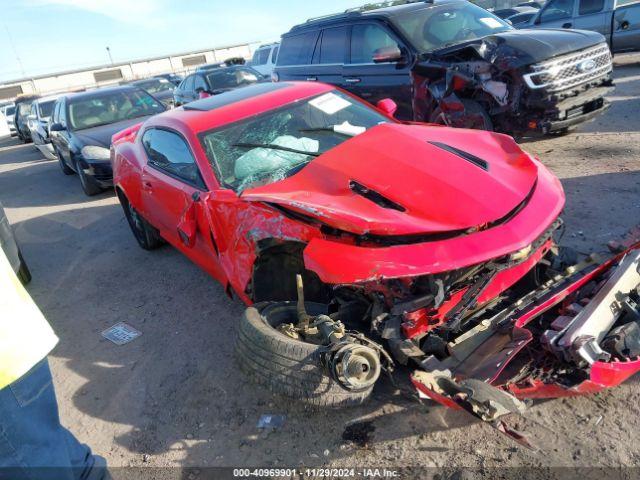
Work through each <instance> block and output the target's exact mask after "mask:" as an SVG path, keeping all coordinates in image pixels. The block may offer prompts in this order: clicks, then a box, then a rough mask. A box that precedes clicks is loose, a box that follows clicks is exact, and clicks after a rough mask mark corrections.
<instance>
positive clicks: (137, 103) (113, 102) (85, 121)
mask: <svg viewBox="0 0 640 480" xmlns="http://www.w3.org/2000/svg"><path fill="white" fill-rule="evenodd" d="M164 110H165V108H164V107H163V106H162V104H161V103H160V102H158V101H157V100H156V99H155V98H153V97H152V96H151V95H149V94H148V93H147V92H145V91H144V90H141V89H135V90H129V89H127V90H119V91H114V92H108V93H102V94H95V95H91V96H87V97H84V96H83V97H80V98H77V99H75V100H72V101H71V102H70V103H69V123H70V125H71V129H72V130H82V129H84V128H91V127H97V126H99V125H108V124H110V123H116V122H120V121H122V120H127V119H130V118H136V117H144V116H147V115H154V114H156V113H160V112H163V111H164Z"/></svg>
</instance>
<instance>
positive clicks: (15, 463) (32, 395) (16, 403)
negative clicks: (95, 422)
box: [0, 359, 104, 480]
mask: <svg viewBox="0 0 640 480" xmlns="http://www.w3.org/2000/svg"><path fill="white" fill-rule="evenodd" d="M93 464H94V457H93V455H92V454H91V450H90V449H89V447H87V446H86V445H82V444H80V442H78V440H77V439H76V438H75V437H73V435H71V433H70V432H69V431H68V430H66V429H65V428H64V427H62V425H60V419H59V416H58V404H57V402H56V396H55V391H54V388H53V382H52V378H51V371H50V370H49V364H48V362H47V360H46V359H45V360H43V361H41V362H40V363H38V365H36V366H35V367H33V368H32V369H31V370H30V371H29V372H28V373H27V374H25V375H24V376H23V377H22V378H20V379H19V380H17V381H15V382H14V383H12V384H11V385H9V386H8V387H5V388H3V389H2V390H0V480H4V479H5V478H6V479H11V480H23V479H24V480H35V479H37V480H79V479H82V480H84V479H86V478H88V476H89V475H90V474H92V467H93ZM102 474H104V472H102ZM95 478H101V476H97V477H95Z"/></svg>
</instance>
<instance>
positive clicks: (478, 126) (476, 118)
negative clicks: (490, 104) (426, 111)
mask: <svg viewBox="0 0 640 480" xmlns="http://www.w3.org/2000/svg"><path fill="white" fill-rule="evenodd" d="M460 101H461V102H462V104H463V105H464V111H465V115H464V116H463V117H462V118H461V119H460V120H455V121H454V120H452V119H451V118H449V116H448V114H447V113H445V112H443V111H442V109H441V108H440V107H439V106H438V107H436V109H435V110H434V111H433V113H432V114H431V116H430V117H429V122H431V123H435V124H438V125H446V126H449V127H456V128H471V129H474V130H488V131H493V122H492V121H491V117H489V114H488V113H487V111H486V110H485V109H484V108H483V107H482V105H480V104H479V103H478V102H476V101H475V100H469V99H467V98H463V99H461V100H460Z"/></svg>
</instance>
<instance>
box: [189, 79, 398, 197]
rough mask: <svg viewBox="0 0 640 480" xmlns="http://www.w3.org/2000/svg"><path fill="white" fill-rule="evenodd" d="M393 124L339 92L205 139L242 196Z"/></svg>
mask: <svg viewBox="0 0 640 480" xmlns="http://www.w3.org/2000/svg"><path fill="white" fill-rule="evenodd" d="M386 122H389V119H388V118H387V117H385V116H384V115H382V114H381V113H378V112H377V111H376V110H374V109H372V108H371V107H369V106H367V105H365V104H364V103H362V102H359V101H357V100H354V99H353V98H351V97H350V96H348V95H346V94H343V93H341V92H338V91H335V90H334V91H331V92H329V93H325V94H322V95H319V96H316V97H313V98H311V99H308V100H303V101H297V102H294V103H291V104H288V105H286V106H285V107H282V108H278V109H277V110H272V111H270V112H268V113H264V114H262V115H259V116H257V117H251V118H250V119H247V120H244V121H240V122H237V123H234V124H232V125H230V126H228V127H223V128H218V129H215V130H213V131H210V132H207V133H205V134H203V135H202V136H201V140H202V144H203V147H204V150H205V152H206V153H207V157H208V159H209V162H210V163H211V165H212V167H213V169H214V171H215V172H216V175H217V176H218V178H219V179H220V182H221V183H222V184H223V185H224V186H225V187H229V188H232V189H234V190H235V191H237V192H242V191H243V190H245V189H247V188H250V187H256V186H260V185H266V184H269V183H273V182H277V181H279V180H283V179H284V178H287V177H289V176H291V175H293V174H295V173H296V172H298V171H300V170H301V169H302V168H304V166H305V165H307V164H308V163H309V162H310V161H312V160H313V159H314V158H315V157H317V156H318V155H320V154H322V153H325V152H326V151H328V150H330V149H332V148H334V147H335V146H337V145H340V144H341V143H342V142H344V141H346V140H348V139H350V138H352V137H354V136H356V135H359V134H360V133H363V132H365V131H366V130H367V129H369V128H371V127H373V126H375V125H378V124H381V123H386Z"/></svg>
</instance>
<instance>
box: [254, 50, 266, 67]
mask: <svg viewBox="0 0 640 480" xmlns="http://www.w3.org/2000/svg"><path fill="white" fill-rule="evenodd" d="M269 52H270V49H268V48H260V49H258V50H256V53H254V54H253V60H251V63H252V64H253V65H265V64H266V63H267V61H269Z"/></svg>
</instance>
